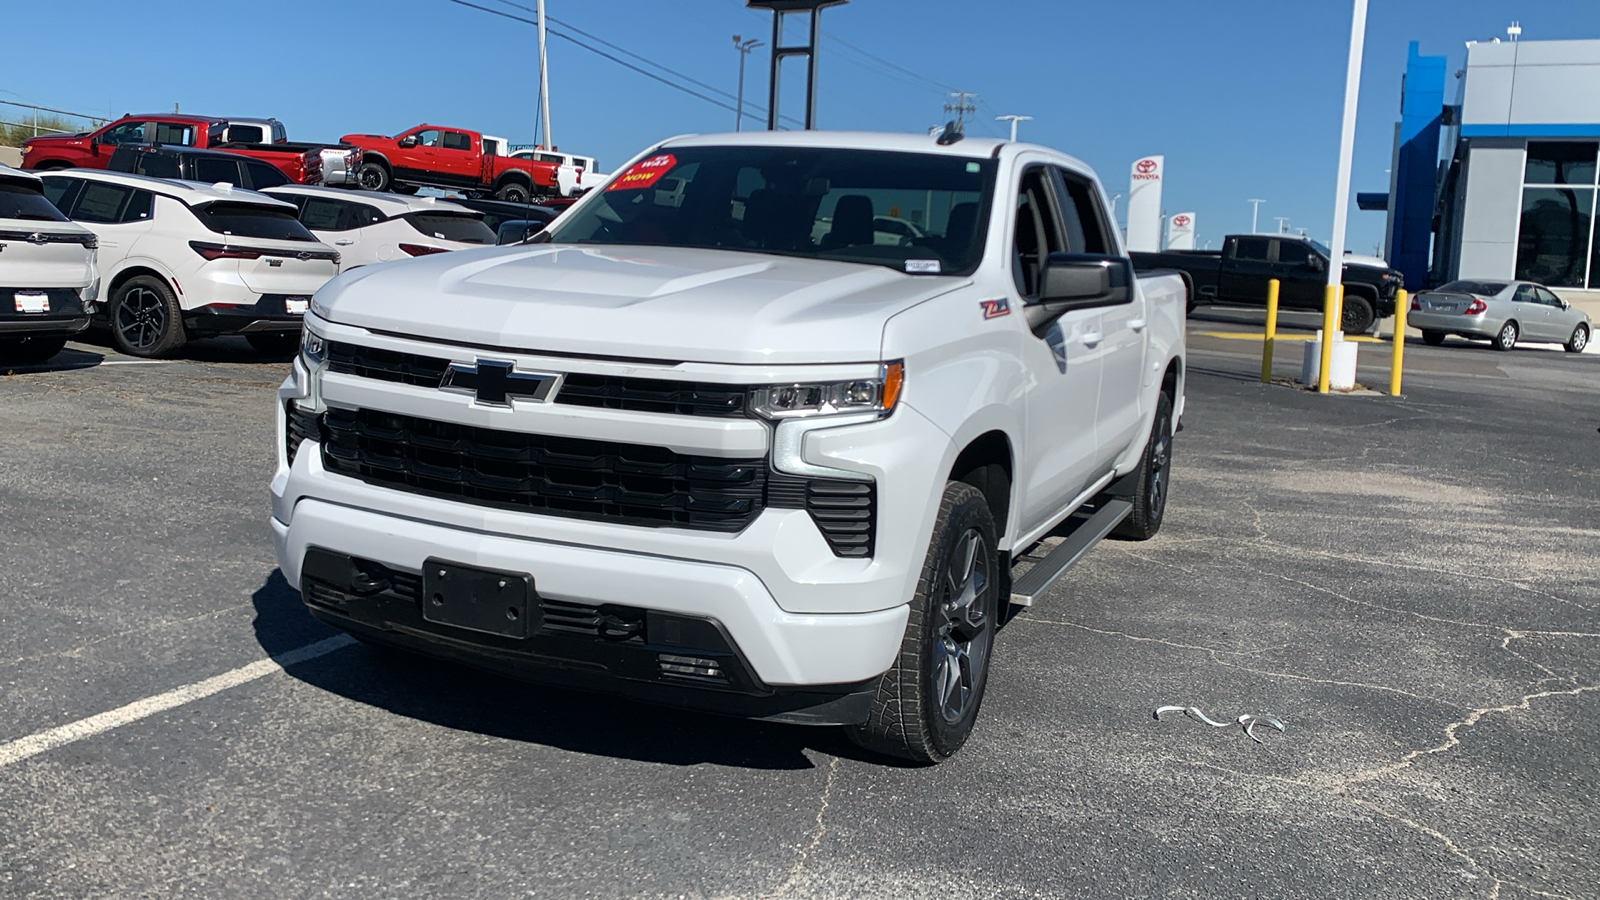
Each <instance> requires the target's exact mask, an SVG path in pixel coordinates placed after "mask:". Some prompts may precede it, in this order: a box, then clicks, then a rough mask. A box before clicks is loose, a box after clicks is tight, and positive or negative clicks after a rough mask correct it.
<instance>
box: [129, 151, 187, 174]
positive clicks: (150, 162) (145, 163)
mask: <svg viewBox="0 0 1600 900" xmlns="http://www.w3.org/2000/svg"><path fill="white" fill-rule="evenodd" d="M118 152H119V153H120V152H121V151H118ZM133 170H134V171H135V172H138V173H139V174H140V175H149V176H150V177H152V178H181V177H183V176H182V175H180V174H179V173H178V161H177V160H176V159H173V158H172V157H170V156H162V155H161V154H159V153H141V154H139V162H138V163H137V164H136V165H135V166H134V167H133Z"/></svg>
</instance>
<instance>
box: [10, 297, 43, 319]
mask: <svg viewBox="0 0 1600 900" xmlns="http://www.w3.org/2000/svg"><path fill="white" fill-rule="evenodd" d="M11 299H12V300H13V301H14V302H15V303H16V304H17V312H19V313H26V314H30V315H32V314H39V313H47V312H49V311H50V295H49V294H44V293H40V292H38V291H17V292H16V293H14V294H12V295H11Z"/></svg>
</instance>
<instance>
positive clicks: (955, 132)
mask: <svg viewBox="0 0 1600 900" xmlns="http://www.w3.org/2000/svg"><path fill="white" fill-rule="evenodd" d="M964 137H966V135H964V134H962V133H961V127H960V126H959V125H957V124H956V120H955V119H951V120H950V121H948V122H946V123H944V131H942V132H940V133H939V139H938V141H936V143H937V144H938V145H939V146H941V147H948V146H950V145H951V144H954V143H955V142H956V141H959V140H961V139H962V138H964Z"/></svg>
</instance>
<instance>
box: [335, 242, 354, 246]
mask: <svg viewBox="0 0 1600 900" xmlns="http://www.w3.org/2000/svg"><path fill="white" fill-rule="evenodd" d="M354 243H355V241H334V242H333V245H334V246H335V247H348V246H350V245H351V244H354Z"/></svg>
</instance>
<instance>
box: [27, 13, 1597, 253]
mask: <svg viewBox="0 0 1600 900" xmlns="http://www.w3.org/2000/svg"><path fill="white" fill-rule="evenodd" d="M472 2H475V3H478V4H480V5H483V6H487V7H494V8H498V9H503V10H505V11H506V12H508V13H512V14H515V15H527V14H526V13H523V12H521V11H519V10H517V9H515V8H514V6H510V5H507V4H505V3H503V2H501V0H472ZM519 2H520V3H522V4H523V5H526V6H530V7H531V6H533V5H534V0H519ZM547 5H548V11H549V14H550V16H551V17H552V20H553V21H555V20H559V21H560V22H564V23H566V24H567V25H568V26H571V27H574V28H577V29H581V30H583V31H586V32H589V33H591V34H593V35H596V36H598V37H600V38H603V39H604V40H606V41H609V42H611V43H613V44H615V45H617V46H619V47H622V48H625V49H626V50H629V51H632V52H634V53H638V54H640V55H642V56H645V57H648V58H650V59H651V60H653V61H655V62H658V63H661V64H663V65H665V66H668V67H670V68H672V69H674V70H676V71H677V72H679V73H681V74H682V75H685V76H689V77H691V78H693V79H696V80H698V81H701V82H704V83H706V84H708V85H712V86H714V87H716V88H719V89H721V90H724V91H728V92H732V91H733V90H734V88H735V82H736V80H737V78H736V76H737V70H738V56H737V54H736V53H735V52H734V50H733V46H732V40H731V36H732V35H733V34H735V33H740V34H743V35H745V36H746V37H757V38H759V39H761V40H763V41H765V40H767V39H768V37H769V36H770V27H771V26H770V16H769V15H768V14H765V13H757V12H752V11H750V10H747V9H745V8H744V2H743V0H689V2H685V3H663V2H660V0H547ZM1350 5H1351V4H1350V3H1349V2H1347V0H1287V2H1286V0H1276V2H1258V0H1221V2H1204V3H1202V2H1193V0H1188V2H1176V0H1122V2H1083V0H1076V2H1074V0H988V2H984V3H975V2H970V0H969V2H956V0H853V2H851V3H850V4H849V5H847V6H842V7H836V8H833V9H830V10H828V11H827V12H826V13H825V14H824V16H823V23H824V30H825V32H826V34H825V36H824V41H823V53H822V57H821V69H820V79H821V91H820V100H819V119H820V124H821V125H822V127H825V128H850V129H877V130H891V131H919V132H920V131H922V130H924V129H926V128H927V127H928V126H929V125H932V124H935V123H936V122H941V121H943V119H944V118H945V117H944V115H943V113H942V110H941V106H942V104H943V103H944V102H945V99H946V98H945V97H944V96H943V90H944V88H946V87H953V88H961V89H965V90H969V91H973V92H976V93H977V94H978V95H979V96H980V97H981V98H982V104H981V106H980V108H979V112H978V115H977V118H976V121H975V122H974V124H973V125H971V126H969V129H968V131H969V133H972V134H985V133H992V134H1000V133H1002V132H1001V129H1002V127H1003V125H1002V123H997V122H994V121H993V117H994V116H996V115H1000V114H1004V113H1018V114H1022V115H1031V116H1033V117H1034V120H1033V121H1031V122H1025V123H1023V125H1022V131H1021V135H1022V137H1023V138H1024V139H1026V140H1032V141H1036V142H1039V143H1043V144H1048V145H1051V146H1054V147H1057V148H1059V149H1062V150H1065V151H1066V152H1068V153H1071V154H1073V155H1075V156H1078V157H1079V158H1081V159H1083V160H1085V161H1086V162H1088V163H1089V164H1091V165H1093V166H1094V167H1095V168H1096V169H1097V170H1098V171H1099V172H1100V173H1101V175H1102V177H1104V179H1105V180H1106V184H1107V189H1108V190H1109V191H1110V192H1112V193H1117V192H1124V193H1125V192H1126V190H1127V170H1128V166H1129V164H1130V163H1131V162H1132V161H1133V159H1135V158H1136V157H1138V156H1140V155H1143V154H1147V153H1164V154H1165V155H1166V157H1167V184H1166V187H1165V197H1164V205H1165V206H1166V208H1167V209H1168V210H1169V211H1172V212H1177V211H1180V210H1194V211H1196V212H1197V213H1198V214H1199V230H1200V239H1201V240H1202V241H1204V240H1206V239H1208V238H1209V239H1212V240H1213V241H1214V240H1215V239H1216V238H1218V237H1220V236H1221V235H1222V234H1224V233H1227V232H1233V231H1243V230H1248V229H1249V227H1250V205H1249V204H1248V203H1246V202H1245V201H1246V199H1247V198H1250V197H1260V198H1264V199H1265V200H1266V201H1267V202H1266V203H1264V204H1263V205H1262V207H1261V227H1262V228H1263V229H1268V228H1272V227H1275V222H1274V218H1273V217H1275V216H1285V217H1287V218H1288V219H1289V223H1290V225H1291V226H1292V227H1305V228H1306V229H1307V230H1308V232H1309V233H1310V234H1311V235H1312V236H1314V237H1319V238H1323V239H1326V237H1327V236H1328V233H1329V232H1330V231H1331V219H1332V208H1333V183H1334V175H1335V164H1336V160H1337V152H1338V139H1339V115H1340V103H1341V101H1342V92H1343V85H1344V63H1345V54H1346V51H1347V38H1348V33H1349V21H1350V20H1349V16H1350ZM5 6H6V7H7V8H6V9H5V11H4V15H3V19H4V30H5V40H4V45H5V49H4V51H3V52H0V99H4V100H13V101H15V100H19V99H22V100H26V101H27V102H32V103H39V104H43V105H47V106H56V107H60V108H64V109H69V110H75V111H83V112H86V113H94V114H98V115H106V114H108V113H109V114H116V115H120V114H122V113H124V112H128V111H141V112H143V111H149V110H170V109H171V108H172V105H173V104H174V103H178V104H180V105H181V108H182V109H183V110H184V111H186V112H199V113H206V114H211V115H244V116H268V115H271V116H276V117H278V118H279V119H281V120H283V122H284V123H285V124H286V125H287V126H288V128H289V134H290V137H291V138H292V139H298V140H332V139H334V138H337V137H338V136H339V135H341V134H346V133H350V132H381V133H393V132H395V131H398V130H401V129H404V128H406V127H409V126H411V125H413V124H416V123H419V122H422V121H429V122H433V123H436V124H451V125H461V126H465V127H471V128H477V129H479V130H482V131H486V132H489V133H492V134H500V135H503V136H506V137H508V138H510V139H511V140H512V141H513V142H518V143H521V142H527V141H531V140H532V138H533V134H534V127H535V120H536V94H535V88H536V85H537V78H536V68H537V51H536V43H535V40H534V36H535V31H534V29H533V28H532V27H530V26H527V25H523V24H520V23H517V22H514V21H510V20H507V19H504V18H500V17H496V16H493V15H489V14H487V13H483V12H480V11H477V10H474V9H469V8H466V7H464V6H460V5H457V4H454V3H452V2H450V0H382V2H369V3H367V4H364V5H350V6H347V5H343V4H315V3H313V4H287V5H284V4H259V3H249V4H246V3H242V2H236V0H226V2H216V3H209V4H195V3H194V2H192V0H189V2H183V3H179V2H166V0H145V2H142V3H138V4H130V3H126V2H114V3H113V2H96V0H78V2H76V3H74V4H72V7H71V14H70V15H69V16H63V14H62V13H61V11H60V10H59V9H53V8H52V7H50V5H49V4H22V3H20V2H17V0H7V2H6V3H5ZM1513 19H1517V20H1520V21H1521V23H1522V26H1523V29H1524V32H1523V38H1524V39H1526V40H1538V39H1564V38H1600V0H1523V2H1512V0H1371V11H1370V14H1369V20H1368V27H1367V43H1366V61H1365V65H1364V66H1363V79H1362V90H1361V114H1360V119H1359V124H1358V128H1357V144H1356V159H1355V179H1354V188H1355V189H1357V190H1385V189H1386V188H1387V186H1388V176H1387V174H1385V170H1386V169H1387V167H1388V165H1389V149H1390V142H1391V140H1392V136H1393V123H1394V122H1395V121H1396V120H1397V119H1398V116H1399V89H1400V76H1401V72H1402V71H1403V69H1404V65H1405V53H1406V43H1407V42H1408V41H1410V40H1413V39H1415V40H1419V41H1421V43H1422V52H1424V53H1428V54H1440V53H1443V54H1448V56H1449V58H1450V71H1454V70H1455V69H1457V68H1459V67H1460V65H1461V63H1462V60H1463V58H1464V46H1463V44H1464V42H1465V41H1467V40H1473V39H1477V40H1488V39H1490V38H1493V37H1496V36H1501V35H1503V34H1504V32H1505V27H1506V25H1507V24H1508V23H1509V22H1510V21H1511V20H1513ZM290 21H293V22H294V23H296V24H288V23H289V22H290ZM27 35H37V36H38V37H37V39H36V40H28V39H26V37H25V36H27ZM845 42H848V44H847V43H845ZM850 45H854V47H855V48H860V49H861V50H865V51H867V52H868V53H870V54H872V55H874V56H876V57H879V58H881V59H882V60H887V61H888V62H889V63H891V64H893V66H896V67H900V68H903V69H905V70H909V71H910V72H912V73H916V74H914V75H911V74H906V73H905V72H901V71H898V70H897V69H895V68H891V67H890V66H888V65H885V64H884V63H882V62H879V61H877V60H872V59H870V58H868V57H865V56H863V55H862V54H861V53H859V52H858V51H857V50H855V49H853V48H852V47H851V46H850ZM608 52H613V53H615V51H608ZM749 59H750V69H749V73H748V76H747V86H746V96H747V98H753V99H754V100H755V101H756V102H757V103H762V104H764V102H765V94H766V64H767V58H766V56H765V48H762V49H760V50H757V51H756V52H755V53H754V54H752V55H751V56H750V58H749ZM550 66H551V81H552V86H551V96H552V100H553V102H552V105H551V109H552V112H553V122H552V126H551V130H552V132H553V133H554V135H555V137H556V139H557V143H558V144H559V145H560V146H562V147H563V148H564V149H568V150H571V151H574V152H579V153H588V154H590V155H594V156H598V157H599V158H600V160H601V163H602V165H603V166H606V167H607V168H610V167H613V166H615V165H616V164H617V163H619V162H621V161H622V160H623V159H625V158H626V157H628V156H631V155H632V154H633V153H635V152H636V151H637V150H639V149H641V148H642V147H643V146H644V145H646V144H648V143H650V142H651V141H654V140H656V139H659V138H661V137H665V136H668V135H672V134H679V133H684V132H708V131H726V130H729V129H730V128H731V126H732V124H733V118H734V117H733V113H732V112H729V111H727V110H725V109H722V108H720V107H718V106H714V105H712V104H710V103H707V102H705V101H702V100H699V99H696V98H694V97H691V96H688V95H686V94H683V93H680V92H678V91H676V90H673V89H672V88H669V87H666V86H664V85H662V84H659V83H657V82H655V81H651V80H649V79H647V78H645V77H643V76H641V75H639V74H636V73H635V72H632V71H629V70H627V69H625V68H623V67H621V66H619V65H617V64H616V63H614V62H611V61H608V60H606V59H603V58H601V57H600V56H597V55H595V54H593V53H590V52H589V51H587V50H584V49H581V48H579V47H577V46H575V45H573V44H571V43H568V42H566V41H563V40H558V39H556V38H551V41H550ZM798 71H799V70H798V69H796V70H795V72H796V75H795V76H793V77H791V78H789V79H788V82H787V83H788V84H791V85H792V84H794V83H795V82H798V81H799V76H798ZM666 77H668V78H672V79H674V80H681V79H678V78H677V76H671V75H668V76H666ZM691 87H694V86H693V85H691ZM694 89H695V90H697V91H700V92H702V93H707V94H711V95H712V96H716V95H715V94H712V93H711V92H710V91H707V90H705V89H704V88H699V87H694ZM1447 91H1448V92H1450V93H1449V95H1450V96H1453V92H1454V82H1453V81H1452V82H1451V84H1450V85H1449V86H1447ZM786 101H788V102H786V103H785V104H780V105H781V106H782V107H783V109H784V111H785V112H786V113H792V114H794V115H796V116H798V115H799V114H800V103H799V97H798V95H794V96H792V97H791V96H790V95H788V94H786ZM0 118H5V119H10V118H11V116H10V115H9V114H7V112H6V108H4V107H0ZM1350 222H1351V225H1350V239H1349V244H1348V246H1349V247H1350V248H1351V249H1352V250H1354V251H1356V252H1370V251H1371V250H1372V248H1373V246H1374V245H1375V244H1378V243H1380V242H1381V240H1382V232H1383V215H1382V214H1381V213H1363V212H1358V211H1352V213H1351V218H1350Z"/></svg>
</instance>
